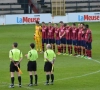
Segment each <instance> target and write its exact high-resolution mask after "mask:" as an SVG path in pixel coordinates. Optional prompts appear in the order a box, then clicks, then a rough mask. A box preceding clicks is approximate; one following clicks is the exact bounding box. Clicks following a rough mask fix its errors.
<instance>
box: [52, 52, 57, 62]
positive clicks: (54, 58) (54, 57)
mask: <svg viewBox="0 0 100 90" xmlns="http://www.w3.org/2000/svg"><path fill="white" fill-rule="evenodd" d="M55 60H56V54H55V53H54V56H53V62H52V64H54V62H55Z"/></svg>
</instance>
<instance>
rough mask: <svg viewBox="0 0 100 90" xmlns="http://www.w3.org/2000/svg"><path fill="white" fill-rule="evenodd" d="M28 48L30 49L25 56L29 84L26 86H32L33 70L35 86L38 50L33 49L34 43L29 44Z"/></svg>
mask: <svg viewBox="0 0 100 90" xmlns="http://www.w3.org/2000/svg"><path fill="white" fill-rule="evenodd" d="M30 48H31V50H30V51H29V52H28V54H26V55H25V56H26V57H27V59H28V60H29V61H28V64H27V71H28V72H29V75H30V84H29V85H28V86H33V74H32V73H33V72H34V76H35V84H34V86H37V79H38V76H37V72H36V71H37V63H36V60H37V58H38V52H37V51H36V50H35V49H34V48H35V44H34V43H31V44H30Z"/></svg>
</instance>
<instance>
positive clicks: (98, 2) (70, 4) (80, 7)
mask: <svg viewBox="0 0 100 90" xmlns="http://www.w3.org/2000/svg"><path fill="white" fill-rule="evenodd" d="M50 1H51V2H52V1H53V0H45V1H44V4H43V2H41V0H38V1H37V2H38V3H39V4H40V5H42V6H43V5H44V6H45V7H46V13H47V12H48V13H50V12H51V6H52V5H51V2H50ZM65 4H66V7H65V9H66V13H69V12H94V11H100V0H65Z"/></svg>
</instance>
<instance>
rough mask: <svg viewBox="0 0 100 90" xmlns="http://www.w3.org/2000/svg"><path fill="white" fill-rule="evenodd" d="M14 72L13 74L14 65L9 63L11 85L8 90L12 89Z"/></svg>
mask: <svg viewBox="0 0 100 90" xmlns="http://www.w3.org/2000/svg"><path fill="white" fill-rule="evenodd" d="M14 72H15V66H14V63H13V62H11V63H10V75H11V85H10V86H9V87H10V88H14V80H15V78H14Z"/></svg>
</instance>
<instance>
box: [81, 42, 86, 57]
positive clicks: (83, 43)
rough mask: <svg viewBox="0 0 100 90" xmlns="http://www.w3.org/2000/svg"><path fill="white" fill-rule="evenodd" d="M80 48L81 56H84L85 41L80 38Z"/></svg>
mask: <svg viewBox="0 0 100 90" xmlns="http://www.w3.org/2000/svg"><path fill="white" fill-rule="evenodd" d="M81 49H82V52H83V53H82V54H83V55H82V56H81V57H84V56H85V54H86V52H85V41H84V40H82V41H81Z"/></svg>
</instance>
